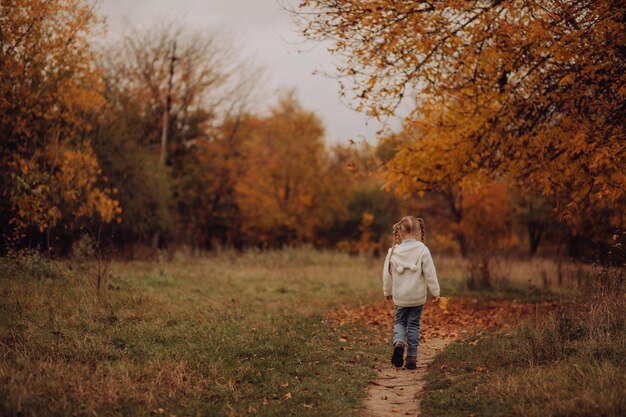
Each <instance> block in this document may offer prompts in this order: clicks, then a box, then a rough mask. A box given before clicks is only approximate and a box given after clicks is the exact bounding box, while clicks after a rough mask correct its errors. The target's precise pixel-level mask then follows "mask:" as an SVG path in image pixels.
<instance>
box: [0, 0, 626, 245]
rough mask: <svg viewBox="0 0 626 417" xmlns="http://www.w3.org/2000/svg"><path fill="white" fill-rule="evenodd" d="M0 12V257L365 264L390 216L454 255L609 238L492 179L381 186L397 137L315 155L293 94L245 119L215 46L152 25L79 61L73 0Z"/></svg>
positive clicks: (228, 57) (244, 97)
mask: <svg viewBox="0 0 626 417" xmlns="http://www.w3.org/2000/svg"><path fill="white" fill-rule="evenodd" d="M0 10H1V22H2V25H1V27H0V53H1V57H0V77H1V80H2V81H1V84H0V88H1V90H2V91H0V140H1V141H0V147H1V155H0V187H1V193H2V199H1V200H0V239H1V242H2V243H1V250H2V252H6V251H8V250H13V249H19V248H24V247H29V248H38V249H40V250H42V251H46V252H48V253H50V254H51V255H55V256H63V255H67V254H68V253H70V252H71V249H72V246H73V245H74V244H75V242H77V241H79V240H81V238H82V237H83V236H85V235H88V236H91V238H92V239H95V240H96V241H98V244H99V245H102V246H109V247H114V248H116V251H117V253H119V254H120V255H122V256H139V255H141V254H145V253H150V251H154V250H156V249H158V248H164V247H178V246H182V245H185V246H189V247H193V248H198V249H209V250H210V249H214V248H216V247H234V248H239V249H243V248H247V247H260V248H276V247H282V246H286V245H301V244H312V245H314V246H316V247H324V248H328V247H336V248H339V249H341V250H346V251H350V252H360V251H361V252H362V251H366V252H380V250H381V249H383V248H385V247H387V246H388V245H389V244H390V230H391V226H392V224H393V223H394V222H396V221H397V220H398V219H399V218H400V217H401V216H402V215H406V214H411V215H415V216H419V217H423V218H424V219H425V220H426V227H427V235H426V236H427V242H428V243H429V245H431V246H432V247H433V248H435V250H439V251H450V252H457V253H461V254H463V255H467V254H469V253H472V252H476V251H478V252H481V253H484V252H493V251H514V252H518V253H527V254H531V255H534V254H535V253H537V251H540V250H542V248H543V250H544V251H545V252H546V253H548V252H549V253H557V252H558V253H563V254H569V255H573V256H581V255H583V254H587V255H589V254H591V253H593V251H592V250H591V249H593V248H599V247H609V246H610V243H611V242H610V241H611V239H612V237H613V236H614V235H615V236H618V235H619V232H618V231H616V230H617V229H616V228H615V224H616V223H615V221H613V220H614V219H615V217H616V216H618V217H619V215H620V214H619V213H617V214H616V213H615V212H608V213H607V209H606V208H605V207H603V208H602V209H599V211H595V212H594V211H593V210H591V211H588V212H587V213H593V217H589V218H586V219H582V220H581V221H578V222H571V221H567V219H564V218H563V216H562V213H560V212H559V211H558V210H555V207H557V205H558V204H562V203H563V202H562V201H556V200H555V199H554V198H551V197H550V196H549V195H548V196H546V195H545V194H543V193H540V192H539V190H538V191H536V192H534V191H532V190H531V191H529V190H528V189H526V190H525V191H524V192H522V191H520V190H521V188H519V187H518V185H517V184H516V183H515V182H514V181H510V180H508V179H507V177H506V176H498V177H495V179H494V178H492V179H491V180H490V181H488V182H485V183H484V184H482V185H480V186H473V187H469V188H464V187H463V186H462V184H461V183H460V182H457V183H451V184H449V185H448V186H446V187H432V188H431V189H428V190H424V189H422V188H420V189H415V190H413V191H412V190H410V189H407V188H406V187H404V188H396V189H395V190H394V189H390V188H389V187H385V185H394V184H391V183H392V182H393V181H389V175H388V174H389V172H390V171H389V169H390V168H389V167H390V165H389V164H390V162H391V161H394V160H395V161H397V160H398V152H404V151H403V150H402V148H401V147H399V146H398V144H399V143H400V141H401V136H400V135H398V136H392V137H390V138H387V139H384V140H381V141H380V143H379V145H378V146H370V145H368V144H366V143H361V144H355V143H353V142H351V141H350V142H348V141H347V140H346V144H337V145H333V146H330V145H329V144H327V143H326V142H325V134H324V128H323V125H322V123H321V121H320V120H319V118H318V117H317V116H316V115H315V114H313V113H312V112H310V111H308V110H306V109H303V108H302V107H301V106H300V104H299V103H298V101H297V98H296V97H295V93H294V92H290V91H287V92H283V93H281V94H278V95H277V97H276V99H275V100H273V101H274V102H275V103H276V104H274V105H268V108H260V106H259V105H258V102H259V101H260V99H261V98H260V97H259V96H260V95H261V94H262V91H261V90H260V89H259V86H260V83H262V76H261V77H260V76H259V75H258V74H259V73H262V71H259V69H258V68H256V67H255V66H254V65H252V64H251V63H249V62H244V61H243V60H241V59H240V58H239V57H238V56H237V53H236V48H235V47H234V44H232V43H228V42H226V41H225V40H224V39H223V38H222V37H221V36H220V35H219V34H206V33H203V34H199V33H191V32H187V31H185V30H182V29H180V28H178V27H177V26H176V25H165V26H162V27H160V28H156V29H151V30H148V31H145V32H137V31H135V32H131V33H129V34H128V35H127V36H126V37H125V38H124V39H123V40H122V41H120V42H119V43H117V44H115V45H114V46H112V47H108V48H107V49H106V50H104V51H96V48H95V46H94V43H93V39H94V38H95V37H96V36H98V35H101V34H102V26H101V21H100V19H99V17H98V16H97V15H96V14H95V13H94V11H93V10H92V8H91V7H90V6H89V4H88V3H87V2H86V1H83V0H61V1H55V2H44V1H19V0H18V1H12V2H9V5H8V6H4V5H3V6H1V7H0ZM268 101H272V100H267V97H263V102H268ZM420 152H422V154H421V155H420V156H419V158H420V160H422V159H424V158H428V159H431V160H433V161H435V160H438V159H441V160H444V159H445V158H446V157H447V155H446V154H444V153H441V151H440V150H438V149H428V148H424V149H422V150H421V151H420ZM432 170H433V171H432V172H438V171H436V170H437V167H436V166H434V167H433V168H432ZM442 172H443V171H442ZM381 174H383V175H381ZM396 174H398V173H396ZM407 175H409V176H410V175H412V174H411V173H410V172H409V173H407ZM609 211H610V210H609ZM622 215H623V213H622ZM616 233H617V234H616ZM616 239H617V238H616ZM619 239H622V237H621V235H619Z"/></svg>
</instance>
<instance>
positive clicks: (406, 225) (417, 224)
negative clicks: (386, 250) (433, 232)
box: [393, 216, 426, 245]
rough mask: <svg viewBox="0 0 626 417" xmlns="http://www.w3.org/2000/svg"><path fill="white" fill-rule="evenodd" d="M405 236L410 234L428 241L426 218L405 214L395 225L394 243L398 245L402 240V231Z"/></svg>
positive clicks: (424, 241)
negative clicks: (425, 225)
mask: <svg viewBox="0 0 626 417" xmlns="http://www.w3.org/2000/svg"><path fill="white" fill-rule="evenodd" d="M401 232H402V233H403V234H404V236H407V235H410V236H415V237H417V240H420V241H421V242H422V243H426V231H425V227H424V219H422V218H419V217H413V216H404V217H403V218H402V220H400V221H399V222H398V223H396V224H394V225H393V244H394V245H397V244H398V243H400V242H401V240H402V239H401V237H400V233H401Z"/></svg>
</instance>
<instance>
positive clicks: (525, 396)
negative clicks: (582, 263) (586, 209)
mask: <svg viewBox="0 0 626 417" xmlns="http://www.w3.org/2000/svg"><path fill="white" fill-rule="evenodd" d="M585 269H586V273H585V275H583V272H580V271H579V272H580V274H574V275H571V278H572V279H573V282H574V283H580V282H581V281H579V280H580V279H581V277H583V276H584V278H585V280H584V281H582V284H581V285H579V286H578V287H577V288H576V289H575V290H573V289H571V290H570V291H566V292H563V293H558V294H557V293H554V292H550V291H549V290H544V291H543V294H544V295H542V296H545V294H546V293H547V296H550V294H552V298H558V299H559V300H560V304H559V307H558V308H557V309H556V310H555V311H552V312H550V313H547V314H545V315H542V316H538V317H532V318H529V319H528V320H526V321H523V322H521V323H518V325H517V327H515V328H513V329H512V330H506V331H504V330H500V331H498V330H496V331H490V332H485V333H483V332H481V333H479V334H478V335H472V336H469V337H465V338H462V339H461V340H457V341H455V342H453V343H452V344H451V345H449V346H448V347H447V348H446V349H445V350H444V351H443V352H442V353H441V354H439V355H438V356H437V357H436V358H435V360H434V361H433V363H431V364H430V366H429V372H428V374H427V380H426V391H425V393H424V395H423V397H422V400H421V405H422V409H423V411H424V415H427V416H441V417H443V416H449V417H452V416H468V415H469V416H503V417H504V416H511V415H514V416H528V417H534V416H536V417H543V416H554V417H556V416H581V417H582V416H589V417H591V416H615V417H618V416H623V415H626V292H625V291H624V280H623V272H624V271H623V269H622V270H610V271H606V270H605V271H594V270H592V268H585ZM570 272H571V271H570ZM607 275H609V276H608V278H611V280H609V281H603V280H602V278H607ZM597 278H600V279H599V280H598V279H597Z"/></svg>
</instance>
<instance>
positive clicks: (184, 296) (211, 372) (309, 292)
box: [0, 250, 385, 416]
mask: <svg viewBox="0 0 626 417" xmlns="http://www.w3.org/2000/svg"><path fill="white" fill-rule="evenodd" d="M379 263H380V262H379V260H366V259H365V258H359V257H348V256H346V255H341V254H332V253H318V252H314V251H306V250H300V251H289V250H286V251H282V252H274V253H247V254H244V255H239V256H236V255H235V254H233V253H223V254H221V255H220V256H213V257H204V258H201V259H193V258H186V259H180V260H175V261H172V262H167V263H159V262H153V263H149V262H131V263H117V262H116V263H114V264H113V265H112V269H111V276H110V278H109V279H108V280H107V281H106V282H105V284H104V288H105V290H104V291H102V292H101V294H100V295H99V296H98V295H97V294H96V291H95V286H94V282H95V279H94V278H93V276H92V274H91V273H89V271H90V270H91V268H89V266H88V265H87V266H85V265H77V264H72V263H71V262H70V263H63V264H61V265H58V266H57V267H56V268H52V267H51V266H47V267H46V268H48V269H46V270H45V272H46V274H47V275H48V277H46V274H38V273H36V272H37V271H36V270H32V271H29V270H28V269H26V270H24V269H21V270H19V268H17V269H18V271H16V266H15V265H13V268H10V267H9V266H7V265H5V268H4V269H3V270H2V274H3V276H2V277H1V278H0V291H1V294H2V297H1V301H0V315H1V319H0V414H1V415H6V416H18V415H19V416H33V415H40V416H43V415H45V416H70V415H79V416H80V415H85V416H87V415H89V416H92V415H98V416H112V415H138V416H141V415H154V414H163V415H176V416H200V415H205V416H206V415H216V416H219V415H248V414H254V415H266V416H269V415H272V416H276V415H315V416H338V415H356V414H357V413H358V412H359V409H360V407H361V399H362V397H363V395H364V394H365V393H364V390H363V387H364V386H365V385H366V382H367V380H368V379H370V378H371V377H372V376H373V375H374V371H373V364H374V362H375V360H376V355H378V354H379V353H381V351H382V350H383V349H384V348H385V346H384V342H383V341H378V340H372V339H371V337H370V333H369V331H368V329H366V328H364V327H358V326H347V325H346V326H338V325H337V324H336V323H331V322H326V321H324V320H323V318H322V315H323V313H325V312H327V311H328V310H330V309H332V308H334V307H337V306H338V305H347V306H354V305H358V304H362V303H367V302H371V301H372V300H374V299H380V297H381V294H380V291H381V290H380V287H381V284H380V282H379V281H380V271H379V269H380V266H379ZM30 265H31V267H32V265H37V262H31V263H30ZM40 266H41V265H40ZM29 268H30V267H29ZM32 268H34V267H32ZM42 268H43V267H42ZM50 269H52V271H51V272H50ZM33 275H39V278H35V277H33ZM346 339H347V342H345V340H346Z"/></svg>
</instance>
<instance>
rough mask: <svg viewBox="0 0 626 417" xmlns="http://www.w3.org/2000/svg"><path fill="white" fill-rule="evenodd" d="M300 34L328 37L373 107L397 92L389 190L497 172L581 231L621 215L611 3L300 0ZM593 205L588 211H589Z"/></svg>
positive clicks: (618, 10)
mask: <svg viewBox="0 0 626 417" xmlns="http://www.w3.org/2000/svg"><path fill="white" fill-rule="evenodd" d="M300 7H301V8H300V9H299V10H296V11H295V12H296V15H297V17H298V19H300V22H301V23H302V25H303V31H304V34H305V36H307V37H309V38H310V39H314V40H331V41H332V42H333V46H332V47H331V50H332V51H333V52H334V53H335V54H336V55H337V56H338V57H340V58H342V61H341V64H340V66H339V68H338V70H339V72H340V74H341V75H343V78H342V94H349V93H350V92H351V93H352V95H353V97H354V98H355V99H356V100H357V102H358V103H359V104H358V105H359V107H360V108H361V109H363V111H366V112H367V113H368V114H369V115H371V116H373V117H385V116H386V115H390V114H394V113H395V112H396V109H397V108H398V106H399V105H400V104H401V103H402V102H403V101H405V100H409V101H410V102H411V103H412V105H413V108H414V110H413V111H412V112H411V113H410V114H409V115H408V116H407V118H406V119H405V123H404V132H403V133H404V137H403V140H402V141H400V143H399V144H398V152H397V153H396V154H395V157H394V158H393V159H391V160H390V161H389V162H388V164H387V165H386V166H385V170H386V178H387V180H388V181H389V185H390V186H393V187H397V188H398V189H399V190H400V191H401V192H413V193H416V192H420V191H425V192H426V191H431V190H432V189H433V184H434V185H435V186H436V187H437V188H441V189H446V188H449V185H453V186H460V187H461V188H463V187H466V186H470V185H476V184H480V183H489V182H490V181H492V180H496V181H499V180H500V179H502V178H508V179H509V180H510V181H512V182H514V183H515V184H517V185H518V186H519V187H520V188H521V189H522V191H538V192H540V193H542V194H543V195H545V196H546V197H548V198H549V200H550V201H554V203H555V207H556V208H557V211H558V213H559V214H560V215H561V218H563V219H565V220H566V221H568V222H569V223H570V225H571V227H574V228H575V227H581V225H580V224H579V223H580V221H581V219H583V218H585V214H588V213H589V212H590V210H598V209H602V208H604V209H608V210H610V211H611V212H612V213H613V214H612V215H611V216H610V218H609V219H608V221H610V224H612V225H613V226H614V227H622V226H624V225H625V224H626V222H625V218H624V214H623V209H620V208H622V207H623V206H624V203H625V202H626V201H625V198H626V197H625V191H624V190H626V174H625V173H626V169H625V168H626V160H625V148H626V145H625V144H626V140H625V130H624V124H625V123H624V122H625V120H624V117H625V114H626V100H625V98H626V84H625V81H626V78H625V75H624V74H626V71H625V69H626V68H625V67H626V55H625V53H624V44H625V42H626V30H625V29H626V28H625V22H626V16H625V13H626V12H625V11H626V4H625V3H624V2H623V1H611V0H600V1H596V0H593V1H592V0H583V1H576V2H568V1H558V0H555V1H540V0H533V1H521V0H518V1H503V0H475V1H434V2H433V1H392V0H389V1H380V2H369V1H352V0H303V1H302V2H301V3H300ZM594 207H596V208H594Z"/></svg>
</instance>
